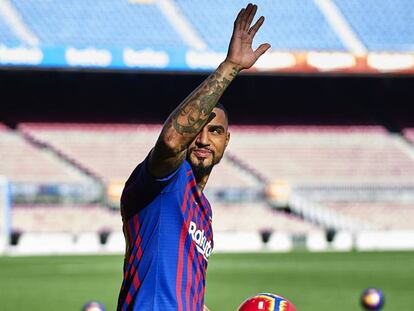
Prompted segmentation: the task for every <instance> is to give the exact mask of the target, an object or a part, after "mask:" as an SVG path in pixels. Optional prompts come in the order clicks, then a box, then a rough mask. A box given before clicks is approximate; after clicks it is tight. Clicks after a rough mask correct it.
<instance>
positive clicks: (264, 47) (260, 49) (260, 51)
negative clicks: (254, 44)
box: [254, 43, 270, 59]
mask: <svg viewBox="0 0 414 311" xmlns="http://www.w3.org/2000/svg"><path fill="white" fill-rule="evenodd" d="M268 49H270V44H269V43H263V44H261V45H260V46H259V47H258V48H257V49H256V51H254V55H255V56H256V59H258V58H259V57H260V56H262V55H263V54H264V53H265V52H266V51H267V50H268Z"/></svg>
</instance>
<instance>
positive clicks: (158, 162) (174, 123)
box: [149, 3, 270, 178]
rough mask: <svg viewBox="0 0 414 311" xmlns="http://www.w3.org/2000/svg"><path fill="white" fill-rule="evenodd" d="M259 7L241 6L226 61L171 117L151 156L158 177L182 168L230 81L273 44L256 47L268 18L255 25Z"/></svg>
mask: <svg viewBox="0 0 414 311" xmlns="http://www.w3.org/2000/svg"><path fill="white" fill-rule="evenodd" d="M256 10H257V6H256V5H252V4H250V3H249V4H248V5H247V7H246V8H243V9H241V10H240V12H239V14H238V15H237V18H236V20H235V21H234V28H233V34H232V37H231V40H230V44H229V48H228V52H227V57H226V59H225V60H224V62H223V63H221V64H220V66H219V67H218V68H217V69H216V70H215V71H214V72H213V73H212V74H211V75H210V76H209V77H208V78H207V79H206V80H204V81H203V82H202V83H201V84H200V85H199V86H198V87H197V88H196V89H195V90H194V91H193V92H192V93H191V94H190V95H189V96H187V98H186V99H184V101H183V102H182V103H181V104H180V105H179V106H178V107H177V108H176V109H175V110H174V111H173V112H172V113H171V115H170V116H169V117H168V119H167V121H166V122H165V124H164V127H163V129H162V131H161V134H160V136H159V138H158V140H157V142H156V144H155V147H154V148H153V150H152V151H151V154H150V158H149V170H150V172H151V173H152V175H154V176H155V177H159V178H161V177H165V176H167V175H168V174H169V173H171V172H173V171H174V170H175V169H176V168H178V166H179V165H180V164H181V163H182V161H183V160H184V158H185V155H186V151H187V148H188V146H189V145H190V144H191V142H192V141H193V139H194V138H195V137H196V136H197V135H198V133H199V132H200V131H201V129H202V128H203V127H204V125H205V124H206V123H208V121H209V117H210V114H211V112H212V110H213V108H214V107H215V106H216V104H217V102H218V100H219V99H220V97H221V96H222V95H223V93H224V91H225V90H226V88H227V87H228V86H229V84H230V83H231V82H232V81H233V80H234V78H235V77H236V76H237V74H238V73H239V72H240V71H241V70H243V69H247V68H250V67H251V66H253V64H254V63H255V62H256V61H257V59H258V58H259V57H260V56H261V55H262V54H263V53H265V52H266V51H267V50H268V49H269V48H270V44H268V43H265V44H262V45H260V46H259V47H258V48H257V49H256V50H253V48H252V42H253V38H254V36H255V34H256V32H257V31H258V30H259V28H260V27H261V25H262V24H263V22H264V17H263V16H262V17H260V18H259V19H258V20H257V22H256V23H255V24H254V25H253V26H251V24H252V22H253V18H254V16H255V14H256Z"/></svg>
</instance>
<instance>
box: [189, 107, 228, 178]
mask: <svg viewBox="0 0 414 311" xmlns="http://www.w3.org/2000/svg"><path fill="white" fill-rule="evenodd" d="M229 139H230V133H229V132H228V121H227V118H226V115H225V113H224V111H223V110H221V109H219V108H214V109H213V112H212V113H211V116H210V121H209V122H208V123H207V124H206V125H205V126H204V128H203V129H202V130H201V132H200V133H199V134H198V135H197V137H196V138H195V139H194V140H193V142H192V143H191V145H190V147H189V148H188V153H187V160H188V161H189V162H190V164H191V167H192V168H193V171H194V174H195V176H196V178H197V177H198V178H200V177H203V176H205V175H206V174H208V173H210V172H211V170H212V168H213V166H214V165H216V164H217V163H219V162H220V160H221V158H222V157H223V154H224V150H225V149H226V147H227V144H228V142H229ZM198 178H197V179H198Z"/></svg>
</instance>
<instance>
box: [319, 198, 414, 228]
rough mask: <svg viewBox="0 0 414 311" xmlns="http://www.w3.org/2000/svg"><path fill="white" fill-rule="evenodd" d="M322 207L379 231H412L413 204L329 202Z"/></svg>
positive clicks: (413, 224)
mask: <svg viewBox="0 0 414 311" xmlns="http://www.w3.org/2000/svg"><path fill="white" fill-rule="evenodd" d="M323 206H324V207H325V208H328V209H330V210H333V211H335V212H336V213H338V214H340V215H343V216H346V217H348V218H351V219H354V220H355V221H358V222H361V223H365V224H367V225H370V226H371V227H372V228H374V229H380V230H413V229H414V223H413V221H412V220H413V219H414V203H412V202H410V203H399V202H329V203H324V204H323Z"/></svg>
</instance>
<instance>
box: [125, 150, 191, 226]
mask: <svg viewBox="0 0 414 311" xmlns="http://www.w3.org/2000/svg"><path fill="white" fill-rule="evenodd" d="M148 158H149V156H147V157H146V159H145V160H144V161H143V162H141V163H140V164H139V165H138V166H137V167H136V168H135V169H134V171H133V172H132V174H131V176H130V177H129V178H128V180H127V182H126V183H125V187H124V190H123V191H122V196H121V211H122V214H123V215H124V216H126V217H127V218H130V217H131V216H132V215H134V214H136V213H137V212H139V211H140V210H142V209H144V208H145V207H146V206H147V205H148V204H149V203H150V202H151V201H153V200H154V198H155V197H156V196H157V195H159V194H160V193H161V192H162V191H163V190H164V189H165V187H166V186H168V185H169V184H170V183H171V181H172V180H174V179H175V178H176V177H177V175H178V174H179V171H180V170H181V168H182V166H183V165H182V164H181V166H180V167H179V168H177V169H176V170H175V171H174V172H172V173H171V174H169V175H168V176H166V177H163V178H156V177H154V176H152V175H151V173H150V172H149V169H148V161H149V160H148Z"/></svg>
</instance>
